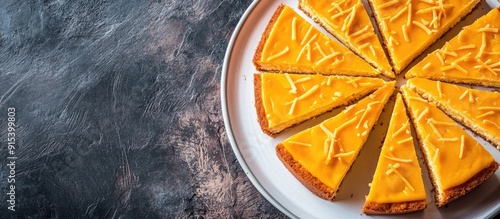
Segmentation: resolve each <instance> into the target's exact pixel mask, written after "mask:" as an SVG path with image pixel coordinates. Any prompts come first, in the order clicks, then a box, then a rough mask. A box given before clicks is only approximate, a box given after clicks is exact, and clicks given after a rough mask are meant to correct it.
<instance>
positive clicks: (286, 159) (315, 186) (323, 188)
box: [276, 143, 337, 201]
mask: <svg viewBox="0 0 500 219" xmlns="http://www.w3.org/2000/svg"><path fill="white" fill-rule="evenodd" d="M276 155H278V158H279V159H280V160H281V162H282V163H283V164H284V165H285V167H286V168H287V169H288V170H289V171H290V172H291V173H292V174H293V176H295V178H297V179H298V180H299V182H300V183H302V185H304V186H305V187H306V188H308V189H309V190H310V191H311V192H312V193H314V194H315V195H317V196H319V197H320V198H322V199H326V200H328V201H333V199H335V195H336V194H337V191H334V190H333V189H332V188H330V187H328V186H327V185H325V184H324V183H322V182H321V181H319V180H318V178H316V177H314V176H313V175H312V174H311V173H309V171H307V170H306V169H305V168H304V167H302V165H300V163H299V162H297V161H295V159H293V157H292V155H291V154H290V153H289V152H288V151H287V150H286V148H285V147H284V146H283V145H282V144H281V143H280V144H278V146H276Z"/></svg>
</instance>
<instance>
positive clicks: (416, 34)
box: [368, 0, 481, 74]
mask: <svg viewBox="0 0 500 219" xmlns="http://www.w3.org/2000/svg"><path fill="white" fill-rule="evenodd" d="M480 1H481V0H436V1H434V0H368V2H369V3H370V6H371V8H372V11H373V13H374V16H375V19H376V21H377V24H378V27H379V31H380V34H381V36H382V38H383V43H384V46H385V47H386V49H387V51H388V53H389V57H390V59H391V62H392V65H393V68H394V71H395V72H396V74H399V73H401V71H403V70H404V69H405V68H406V66H408V64H410V62H411V61H412V60H413V59H414V58H415V57H417V56H418V55H419V54H420V53H422V52H423V51H424V50H425V49H427V47H429V46H430V45H431V44H432V43H434V42H435V41H436V40H437V39H439V38H440V37H441V36H442V35H443V34H444V33H446V32H447V31H448V30H449V29H450V28H451V27H453V26H454V25H455V24H456V23H458V21H460V20H461V19H462V18H463V17H464V16H465V15H467V14H468V13H470V12H471V11H472V9H473V8H474V7H475V6H476V5H477V4H478V3H479V2H480Z"/></svg>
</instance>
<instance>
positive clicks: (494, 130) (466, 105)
mask: <svg viewBox="0 0 500 219" xmlns="http://www.w3.org/2000/svg"><path fill="white" fill-rule="evenodd" d="M407 84H408V86H410V88H412V89H416V90H417V92H418V93H425V94H426V95H430V97H431V99H432V100H433V101H435V102H437V104H438V105H439V106H444V107H445V108H446V109H448V110H451V111H453V112H454V113H455V114H457V115H460V116H462V117H465V118H466V121H467V122H468V123H472V124H474V126H476V128H477V129H478V130H481V131H483V132H485V133H490V136H492V137H493V138H496V139H497V141H500V93H498V92H489V91H483V90H477V89H469V88H466V87H462V86H457V85H454V84H449V83H441V82H436V81H431V80H427V79H423V78H412V79H410V80H408V82H407ZM445 111H446V110H445ZM499 149H500V148H499Z"/></svg>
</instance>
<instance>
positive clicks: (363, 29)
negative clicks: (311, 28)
mask: <svg viewBox="0 0 500 219" xmlns="http://www.w3.org/2000/svg"><path fill="white" fill-rule="evenodd" d="M299 8H300V9H301V10H302V11H304V13H306V14H307V15H309V17H311V18H312V19H313V20H314V21H316V22H317V23H319V24H320V25H321V26H323V27H324V28H325V29H326V30H327V31H328V32H330V33H331V34H332V35H334V36H335V37H336V38H337V39H338V40H340V41H341V42H342V43H343V44H344V45H346V46H347V47H349V48H350V49H351V50H352V51H353V52H354V53H356V54H357V55H359V56H361V57H362V58H363V59H364V60H365V61H367V62H368V63H370V64H371V65H372V66H374V67H375V68H376V69H377V70H378V71H380V72H382V74H383V75H384V76H386V77H388V78H395V75H394V72H392V67H391V65H390V64H389V61H388V60H387V57H386V56H385V52H384V48H383V47H382V45H381V44H380V41H379V40H378V37H377V35H376V34H375V30H374V29H373V26H372V23H371V21H370V17H368V13H367V12H366V10H365V8H364V6H363V3H362V2H361V0H353V1H345V0H333V1H315V0H299Z"/></svg>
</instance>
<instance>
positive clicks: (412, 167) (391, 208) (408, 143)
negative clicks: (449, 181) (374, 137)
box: [363, 94, 427, 214]
mask: <svg viewBox="0 0 500 219" xmlns="http://www.w3.org/2000/svg"><path fill="white" fill-rule="evenodd" d="M410 127H411V124H410V121H409V120H408V116H407V115H406V109H405V105H404V102H403V99H402V98H401V94H398V95H397V97H396V104H395V105H394V110H393V112H392V117H391V122H390V123H389V129H388V131H387V135H386V137H385V141H384V145H383V146H382V151H381V152H380V156H379V159H378V163H377V168H376V170H375V174H374V175H373V181H372V183H371V186H370V192H369V193H368V196H367V197H366V201H365V204H364V206H363V212H364V213H366V214H402V213H408V212H413V211H419V210H422V209H425V208H426V207H427V202H426V193H425V188H424V182H423V180H422V172H421V169H420V165H419V163H418V159H417V155H416V153H415V147H414V145H413V137H412V136H411V131H410Z"/></svg>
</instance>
